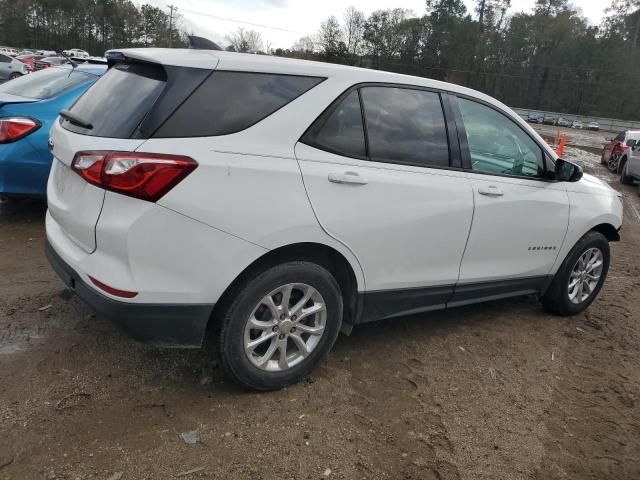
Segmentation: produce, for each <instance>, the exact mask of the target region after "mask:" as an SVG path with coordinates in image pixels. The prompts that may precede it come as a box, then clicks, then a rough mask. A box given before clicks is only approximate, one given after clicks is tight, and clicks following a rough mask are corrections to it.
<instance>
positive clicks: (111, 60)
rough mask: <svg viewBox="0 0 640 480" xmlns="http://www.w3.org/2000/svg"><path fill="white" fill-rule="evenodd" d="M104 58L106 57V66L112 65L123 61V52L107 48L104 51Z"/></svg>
mask: <svg viewBox="0 0 640 480" xmlns="http://www.w3.org/2000/svg"><path fill="white" fill-rule="evenodd" d="M104 58H106V59H107V68H111V67H113V66H114V65H115V64H116V63H120V62H122V61H124V59H125V56H124V53H122V52H119V51H117V50H107V51H106V52H104Z"/></svg>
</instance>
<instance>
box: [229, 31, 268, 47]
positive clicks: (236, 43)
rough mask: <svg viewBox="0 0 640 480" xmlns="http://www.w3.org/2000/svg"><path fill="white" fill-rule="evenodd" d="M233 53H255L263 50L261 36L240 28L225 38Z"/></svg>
mask: <svg viewBox="0 0 640 480" xmlns="http://www.w3.org/2000/svg"><path fill="white" fill-rule="evenodd" d="M226 39H227V41H228V42H229V43H230V46H232V47H233V49H234V50H233V51H234V52H240V53H257V52H259V51H261V50H262V49H263V45H262V35H260V33H259V32H256V31H255V30H245V29H244V28H242V27H238V29H237V30H236V31H235V32H234V33H232V34H230V35H228V36H227V37H226Z"/></svg>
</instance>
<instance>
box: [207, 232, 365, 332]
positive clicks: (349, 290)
mask: <svg viewBox="0 0 640 480" xmlns="http://www.w3.org/2000/svg"><path fill="white" fill-rule="evenodd" d="M291 261H308V262H312V263H315V264H317V265H320V266H321V267H323V268H325V269H326V270H328V271H329V272H330V273H331V274H332V275H333V276H334V277H335V279H336V281H337V282H338V285H339V286H340V291H341V293H342V297H343V304H344V314H343V317H344V318H343V322H344V323H347V324H351V323H353V317H354V315H355V311H356V303H357V298H358V295H357V292H358V281H357V278H356V274H355V271H354V267H353V266H352V265H351V263H349V261H348V260H347V259H346V257H345V256H344V255H343V254H342V253H340V252H339V251H338V250H336V249H334V248H332V247H329V246H327V245H324V244H320V243H313V242H303V243H295V244H290V245H286V246H282V247H279V248H276V249H274V250H270V251H268V252H267V253H265V254H264V255H262V256H261V257H259V258H258V259H256V260H254V261H253V262H252V263H251V264H250V265H249V266H247V267H246V268H245V269H244V270H243V271H242V272H241V273H240V274H239V275H238V276H237V277H236V278H235V279H234V280H233V281H232V282H231V283H230V284H229V286H228V287H227V288H226V289H225V291H224V292H223V293H222V295H221V296H220V298H219V300H218V301H217V302H216V305H215V307H214V309H213V314H212V317H211V319H210V320H209V327H213V328H214V329H217V328H218V327H219V326H220V325H219V322H218V321H217V320H216V318H219V315H220V313H221V312H222V311H224V309H226V308H227V307H228V306H229V305H230V304H231V302H233V299H234V297H235V294H236V293H237V291H238V289H240V288H241V287H242V285H244V284H245V283H246V282H247V281H248V280H249V279H251V278H253V277H255V276H257V275H259V274H260V273H262V272H264V271H266V270H268V269H269V268H271V267H274V266H276V265H280V264H282V263H286V262H291ZM212 320H213V321H212Z"/></svg>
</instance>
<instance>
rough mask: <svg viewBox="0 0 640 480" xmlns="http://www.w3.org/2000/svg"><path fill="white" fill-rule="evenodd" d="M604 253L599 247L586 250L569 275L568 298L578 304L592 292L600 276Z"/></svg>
mask: <svg viewBox="0 0 640 480" xmlns="http://www.w3.org/2000/svg"><path fill="white" fill-rule="evenodd" d="M603 265H604V255H603V253H602V251H601V250H600V249H599V248H590V249H588V250H586V251H585V252H584V253H583V254H582V255H580V258H578V261H577V262H576V264H575V265H574V267H573V270H571V275H569V288H568V294H569V300H571V302H572V303H575V304H579V303H582V302H584V301H586V300H587V299H588V298H589V297H590V296H591V294H592V293H593V292H594V290H595V289H596V287H597V286H598V282H599V281H600V277H601V276H602V269H603Z"/></svg>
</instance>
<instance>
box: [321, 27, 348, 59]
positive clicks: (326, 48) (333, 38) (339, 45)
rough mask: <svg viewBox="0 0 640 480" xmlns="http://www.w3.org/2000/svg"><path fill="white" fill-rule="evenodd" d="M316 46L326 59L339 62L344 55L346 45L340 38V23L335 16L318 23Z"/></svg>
mask: <svg viewBox="0 0 640 480" xmlns="http://www.w3.org/2000/svg"><path fill="white" fill-rule="evenodd" d="M318 47H319V48H320V52H321V54H322V56H323V57H324V59H325V60H327V61H332V62H340V61H341V60H344V58H345V57H346V54H347V47H346V45H345V43H344V40H343V39H342V29H341V28H340V23H339V22H338V19H337V18H336V17H335V16H331V17H329V18H327V19H326V20H325V21H324V22H322V23H321V24H320V30H319V31H318Z"/></svg>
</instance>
